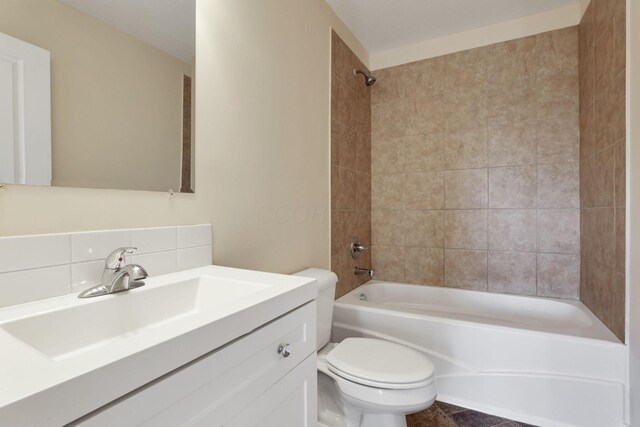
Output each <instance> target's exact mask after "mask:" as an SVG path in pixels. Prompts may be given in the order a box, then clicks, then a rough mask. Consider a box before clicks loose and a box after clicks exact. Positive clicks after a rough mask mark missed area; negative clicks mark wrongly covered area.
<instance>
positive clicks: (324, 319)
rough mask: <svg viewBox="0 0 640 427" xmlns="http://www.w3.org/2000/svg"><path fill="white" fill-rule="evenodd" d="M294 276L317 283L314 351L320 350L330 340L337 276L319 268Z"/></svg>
mask: <svg viewBox="0 0 640 427" xmlns="http://www.w3.org/2000/svg"><path fill="white" fill-rule="evenodd" d="M294 276H302V277H309V278H310V279H316V280H317V281H318V299H317V301H316V302H317V312H316V320H317V326H316V329H317V331H316V333H317V345H316V349H317V350H320V349H321V348H322V347H324V346H325V345H327V343H328V342H329V339H330V338H331V321H332V318H333V300H334V299H335V295H336V283H338V276H336V274H335V273H334V272H332V271H329V270H323V269H320V268H309V269H307V270H304V271H300V272H298V273H296V274H294Z"/></svg>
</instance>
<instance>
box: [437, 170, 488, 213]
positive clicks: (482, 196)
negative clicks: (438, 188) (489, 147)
mask: <svg viewBox="0 0 640 427" xmlns="http://www.w3.org/2000/svg"><path fill="white" fill-rule="evenodd" d="M444 177H445V195H446V196H445V207H446V208H447V209H486V208H487V198H488V196H487V188H488V177H487V169H471V170H459V171H458V170H456V171H446V172H445V173H444Z"/></svg>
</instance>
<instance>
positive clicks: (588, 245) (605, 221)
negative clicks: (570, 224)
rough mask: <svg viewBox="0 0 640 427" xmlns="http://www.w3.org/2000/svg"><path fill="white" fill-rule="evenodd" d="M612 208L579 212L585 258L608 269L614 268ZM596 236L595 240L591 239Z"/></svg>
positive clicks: (613, 212)
mask: <svg viewBox="0 0 640 427" xmlns="http://www.w3.org/2000/svg"><path fill="white" fill-rule="evenodd" d="M615 220H616V217H615V209H614V208H594V209H583V210H582V211H581V227H582V234H581V237H582V239H581V240H582V244H584V251H583V254H584V256H585V257H587V258H589V259H592V260H594V261H595V262H598V263H600V264H602V265H605V266H607V267H609V268H614V267H615V262H616V261H615V251H616V240H615V239H616V223H615ZM592 236H597V238H592Z"/></svg>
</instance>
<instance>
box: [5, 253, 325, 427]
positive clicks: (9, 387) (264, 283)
mask: <svg viewBox="0 0 640 427" xmlns="http://www.w3.org/2000/svg"><path fill="white" fill-rule="evenodd" d="M145 282H146V285H145V286H142V287H140V288H136V289H132V290H129V291H125V292H120V293H116V294H109V295H104V296H99V297H95V298H85V299H82V298H78V295H77V294H69V295H63V296H60V297H56V298H50V299H46V300H41V301H34V302H30V303H26V304H21V305H16V306H12V307H6V308H3V309H0V349H2V351H0V384H2V387H0V425H27V424H29V425H65V424H68V423H70V422H73V421H74V420H76V419H78V418H79V417H81V416H83V415H85V414H88V413H90V412H92V411H94V410H96V409H98V408H100V407H102V406H104V405H106V404H108V403H110V402H112V401H114V400H115V399H118V398H119V397H121V396H124V395H126V394H128V393H130V392H132V391H134V390H136V389H138V388H140V387H142V386H144V385H145V384H149V383H150V382H152V381H154V380H156V379H158V378H160V377H162V376H163V375H166V374H168V373H170V372H172V371H174V370H176V369H178V368H180V367H182V366H185V365H187V364H188V363H190V362H192V361H194V360H196V359H198V358H199V357H201V356H203V355H205V354H208V353H211V352H212V351H216V349H219V348H221V347H223V346H225V345H226V344H228V343H230V342H232V341H233V340H235V339H237V338H239V337H242V336H244V335H245V334H248V333H250V332H251V331H253V330H255V329H257V328H259V327H261V326H263V325H265V324H266V323H268V322H270V321H272V320H274V319H276V318H278V317H280V316H282V315H284V314H286V313H288V312H290V311H292V310H294V309H296V308H298V307H300V306H302V305H304V304H306V303H308V302H309V301H311V300H313V299H315V298H316V296H317V294H318V291H317V286H316V283H315V281H314V280H313V279H308V278H303V277H296V276H286V275H280V274H271V273H262V272H257V271H249V270H239V269H234V268H227V267H219V266H214V265H212V266H208V267H201V268H196V269H192V270H187V271H182V272H178V273H172V274H167V275H163V276H157V277H151V278H148V279H146V280H145ZM114 379H117V380H114ZM54 408H65V410H64V411H57V410H55V409H54ZM25 414H30V415H29V416H30V418H29V419H30V420H31V419H32V418H33V417H36V418H37V417H41V418H42V419H39V422H38V423H35V424H34V423H24V422H22V421H20V420H24V417H25V416H26V415H25ZM45 414H46V418H45ZM5 420H13V421H15V422H10V423H7V422H5V423H4V424H3V421H5Z"/></svg>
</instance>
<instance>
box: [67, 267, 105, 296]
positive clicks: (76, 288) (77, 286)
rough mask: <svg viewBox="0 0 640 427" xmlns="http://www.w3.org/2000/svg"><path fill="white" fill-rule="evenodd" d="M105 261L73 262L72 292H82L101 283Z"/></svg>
mask: <svg viewBox="0 0 640 427" xmlns="http://www.w3.org/2000/svg"><path fill="white" fill-rule="evenodd" d="M103 270H104V261H89V262H79V263H76V264H71V292H81V291H84V290H85V289H89V288H90V287H92V286H95V285H97V284H98V283H100V279H101V278H102V271H103Z"/></svg>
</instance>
